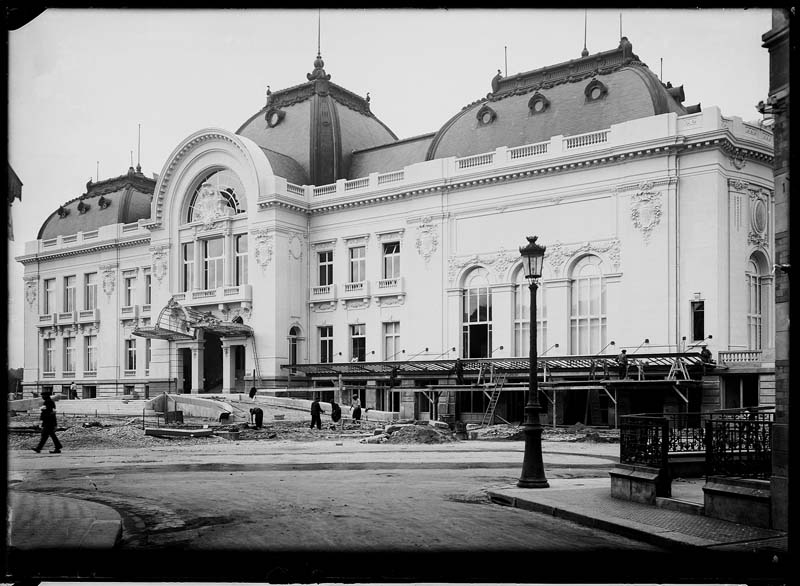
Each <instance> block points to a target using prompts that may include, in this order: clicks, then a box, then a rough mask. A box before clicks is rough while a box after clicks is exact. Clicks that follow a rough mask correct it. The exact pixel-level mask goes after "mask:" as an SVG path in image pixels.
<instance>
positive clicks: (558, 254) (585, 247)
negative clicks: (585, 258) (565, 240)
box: [545, 238, 620, 277]
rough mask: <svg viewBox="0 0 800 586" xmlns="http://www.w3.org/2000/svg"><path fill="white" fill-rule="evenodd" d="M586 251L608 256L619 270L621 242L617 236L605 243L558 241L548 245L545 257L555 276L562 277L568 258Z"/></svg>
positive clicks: (616, 269)
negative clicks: (567, 243) (565, 242)
mask: <svg viewBox="0 0 800 586" xmlns="http://www.w3.org/2000/svg"><path fill="white" fill-rule="evenodd" d="M584 252H585V253H593V254H598V255H605V256H607V257H608V259H609V260H610V261H611V265H612V267H613V270H614V271H618V270H619V264H620V261H619V256H620V255H619V253H620V242H619V240H618V239H616V238H615V239H613V240H609V241H607V242H603V243H598V242H582V243H580V244H569V245H565V244H562V243H561V242H556V243H555V244H551V245H549V246H548V247H547V253H546V254H545V259H546V260H547V262H548V263H549V264H550V267H551V268H552V269H553V276H554V277H560V276H561V271H562V269H563V266H564V264H565V263H566V262H567V260H569V259H570V258H573V257H574V256H575V255H577V254H580V253H584Z"/></svg>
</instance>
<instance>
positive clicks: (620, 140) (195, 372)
mask: <svg viewBox="0 0 800 586" xmlns="http://www.w3.org/2000/svg"><path fill="white" fill-rule="evenodd" d="M323 67H324V63H323V61H322V59H321V58H320V57H319V56H317V59H316V61H315V62H314V70H313V72H312V73H309V74H308V75H307V81H306V82H304V83H302V84H300V85H297V86H294V87H291V88H288V89H285V90H281V91H276V92H272V93H270V92H268V94H267V101H266V105H265V106H264V108H262V109H261V110H260V111H259V112H257V113H255V114H254V115H253V116H252V117H251V118H250V119H248V120H247V121H246V122H245V123H244V124H243V125H242V126H241V127H240V128H239V129H238V130H237V131H236V132H230V131H228V130H222V129H214V128H206V129H201V130H198V131H197V132H195V133H193V134H192V135H191V136H189V137H187V138H186V139H185V140H183V141H182V142H181V143H180V144H178V145H177V146H176V148H175V150H174V151H173V153H172V154H171V155H170V157H169V158H168V159H167V161H166V162H165V163H164V165H163V168H162V170H161V172H160V174H159V175H158V177H157V180H150V179H148V178H146V177H144V175H142V174H141V172H140V170H139V169H137V170H134V169H133V168H131V169H130V170H129V172H128V174H127V175H124V176H121V177H118V178H115V179H110V180H108V181H103V182H99V183H93V184H89V185H88V186H87V192H86V193H85V194H84V195H82V196H80V197H79V198H76V199H73V200H71V201H69V202H67V203H65V204H64V205H63V206H62V207H61V208H59V210H58V211H57V212H56V213H54V214H53V215H51V216H50V217H49V218H48V219H47V221H46V222H45V223H44V225H43V226H42V229H41V231H40V233H39V235H38V238H37V239H36V240H34V241H31V242H29V243H27V245H26V249H25V254H24V255H22V256H20V257H18V260H19V261H20V262H21V263H23V264H24V265H25V291H26V300H27V303H26V306H25V307H26V312H25V326H26V327H25V341H24V343H25V381H24V388H25V389H26V391H27V392H31V391H35V390H41V389H42V388H43V387H46V386H50V387H56V388H57V387H58V386H59V385H69V383H70V382H72V381H73V380H75V381H77V383H78V385H79V387H80V388H81V389H82V390H83V394H84V396H95V395H96V396H98V397H102V396H113V395H118V394H123V393H126V394H129V393H131V392H137V393H144V392H145V391H147V392H148V393H150V394H152V393H154V392H161V391H165V390H172V391H175V390H179V391H181V392H193V393H198V392H204V391H205V392H208V391H214V392H223V393H229V392H241V391H242V390H244V389H246V388H249V387H250V386H251V385H252V384H253V383H252V379H253V377H255V378H256V380H257V381H258V384H259V385H261V386H271V385H273V384H274V383H277V384H280V385H285V384H286V381H287V380H288V379H293V380H294V382H295V383H297V382H298V378H299V379H300V382H302V378H303V372H302V370H303V369H302V368H298V369H295V370H293V369H289V368H285V366H286V365H298V366H302V365H304V364H317V363H331V362H333V363H336V362H345V363H349V362H350V361H351V360H357V361H360V362H380V361H409V360H410V359H421V358H427V359H433V358H448V359H451V360H452V359H453V358H455V357H456V356H461V357H465V358H483V357H494V358H498V357H515V356H519V357H527V356H528V351H529V349H528V336H529V330H528V328H529V327H530V326H529V321H530V318H529V313H528V289H527V286H526V285H525V284H524V283H525V279H524V277H523V275H522V273H521V271H520V258H519V252H518V248H519V246H520V245H524V244H525V237H526V236H528V235H532V234H536V235H538V236H539V243H540V244H543V245H545V246H546V247H547V253H546V257H545V270H544V274H543V278H542V281H541V286H540V288H539V301H538V307H539V311H538V319H537V324H536V327H537V328H538V332H539V336H538V340H539V345H540V348H539V352H540V354H542V353H544V352H547V354H546V356H558V355H594V354H597V353H600V352H612V353H614V354H615V353H616V352H618V351H619V350H620V349H621V348H630V349H632V350H633V349H636V348H637V347H640V348H641V345H642V343H643V340H645V339H648V340H649V344H648V345H647V346H646V348H647V349H649V351H650V352H676V351H680V350H683V349H684V348H685V347H686V346H689V345H691V344H692V343H694V342H701V341H703V340H705V342H706V343H707V344H708V346H709V347H710V349H711V350H712V351H714V353H715V355H716V354H717V353H719V352H723V355H722V356H724V353H725V352H728V353H730V352H740V353H742V354H741V356H740V357H739V358H740V359H741V360H743V361H744V362H745V363H746V364H747V368H746V369H745V371H743V372H744V374H736V372H737V371H736V368H734V367H732V368H731V369H730V370H729V371H728V372H727V374H725V375H724V376H722V392H720V391H718V390H716V391H706V392H708V393H711V394H714V393H716V397H717V399H716V401H717V406H720V407H725V406H738V405H741V404H742V403H743V402H751V403H752V402H753V400H755V401H756V402H758V403H765V402H767V403H768V402H770V396H771V395H770V393H771V392H772V391H771V389H770V384H771V383H770V382H769V381H770V380H771V379H770V376H771V375H770V373H771V372H772V370H770V368H773V369H774V366H772V365H771V361H773V360H774V358H773V356H772V354H771V353H772V351H773V346H774V343H773V340H774V309H773V307H774V303H773V298H774V295H773V294H772V291H771V286H772V273H771V267H772V264H773V256H774V253H773V241H774V238H773V235H774V213H773V193H772V189H773V177H772V167H771V165H772V159H773V146H772V135H771V133H770V132H768V131H767V130H764V129H762V128H760V127H759V126H758V125H754V124H748V123H745V122H743V121H742V120H741V119H739V118H736V117H732V118H727V117H725V116H723V114H722V113H721V112H720V111H719V109H718V108H716V107H704V108H701V107H700V105H699V104H698V105H695V106H688V107H687V106H684V105H683V102H684V92H683V88H682V87H672V86H671V84H666V85H665V84H663V83H662V82H661V81H660V80H659V79H658V77H657V76H656V75H655V74H654V73H653V72H651V71H650V70H649V69H648V68H647V67H646V65H644V64H643V63H642V62H640V61H639V58H638V57H637V56H636V55H635V54H634V53H633V50H632V46H631V44H630V43H629V42H628V40H627V39H625V38H623V39H622V41H621V42H620V45H619V47H618V48H616V49H613V50H610V51H606V52H602V53H597V54H592V55H588V54H585V55H584V56H582V57H580V58H578V59H574V60H571V61H568V62H565V63H560V64H557V65H552V66H548V67H543V68H541V69H536V70H533V71H528V72H525V73H520V74H517V75H513V76H509V77H506V78H501V77H499V75H498V76H497V77H495V79H494V80H492V84H491V85H492V91H491V93H489V94H488V95H487V96H486V97H485V98H481V99H479V100H477V101H475V102H472V103H470V104H468V105H467V106H465V107H464V108H462V109H461V111H459V112H458V113H456V114H455V115H454V116H453V117H452V118H451V119H450V120H448V121H447V122H446V123H445V124H444V125H443V126H442V127H441V128H439V129H438V130H435V131H434V132H431V133H430V134H425V135H422V136H416V137H412V138H407V139H404V140H398V139H397V137H396V136H395V135H394V133H393V132H392V131H391V130H389V128H388V127H387V126H386V125H385V124H383V123H382V122H381V121H380V120H378V119H377V118H376V117H375V115H374V114H373V113H372V112H371V110H370V104H369V100H368V99H364V98H362V97H360V96H358V95H355V94H353V93H351V92H349V91H348V90H346V89H345V88H342V87H340V86H338V85H336V84H335V83H333V82H331V81H330V77H331V76H330V75H328V74H327V73H326V72H325V70H324V69H323ZM409 111H410V112H413V105H410V107H409ZM711 336H713V337H711ZM709 338H710V339H709ZM612 340H613V341H615V346H610V342H611V341H612ZM555 344H558V347H555ZM426 349H427V350H426ZM453 349H455V350H453ZM746 352H751V354H746ZM729 356H731V357H732V358H731V362H735V360H734V359H735V356H733V355H732V354H731V355H729ZM762 366H763V368H762ZM759 374H760V375H762V376H761V378H760V380H757V381H756V386H755V387H753V385H752V384H751V382H748V381H750V379H747V380H745V379H743V378H742V377H743V376H744V377H745V378H746V376H749V375H752V376H756V377H757V378H758V376H759ZM764 375H765V376H764ZM726 376H727V377H729V379H730V380H729V381H728V382H727V383H726V382H725V380H724V379H725V377H726ZM730 377H733V378H730ZM737 377H738V378H737ZM433 378H434V379H435V378H436V377H435V376H433ZM440 378H446V377H444V376H443V377H440ZM740 379H741V380H740ZM426 382H431V381H430V380H428V381H426ZM433 382H436V381H435V380H434V381H433ZM420 384H421V383H420ZM753 388H755V391H753V390H752V389H753ZM753 392H755V393H756V397H755V399H753V398H752V397H751V396H750V395H752V393H753ZM745 395H748V396H747V397H745ZM390 397H391V395H388V394H387V395H381V394H380V393H376V394H374V395H370V396H369V397H368V402H372V404H373V406H374V407H376V408H378V409H385V410H398V408H399V407H398V404H397V398H395V400H394V401H392V400H391V399H390ZM465 397H467V396H466V395H465ZM472 400H473V399H471V398H465V399H463V401H472ZM475 400H478V401H480V397H479V398H478V399H475ZM703 404H704V405H706V404H707V405H713V404H714V399H713V398H712V397H710V396H709V397H704V398H703ZM482 409H483V408H482V407H480V406H470V405H466V404H463V405H461V407H460V411H462V412H471V411H474V412H479V411H481V410H482Z"/></svg>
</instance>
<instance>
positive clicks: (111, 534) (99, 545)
mask: <svg viewBox="0 0 800 586" xmlns="http://www.w3.org/2000/svg"><path fill="white" fill-rule="evenodd" d="M8 509H9V511H8V545H9V547H12V548H16V549H19V550H43V549H59V548H70V549H110V548H113V547H114V546H116V544H117V542H118V541H119V539H120V537H121V536H122V518H121V517H120V516H119V514H118V513H117V512H116V511H115V510H114V509H112V508H111V507H107V506H105V505H101V504H98V503H94V502H91V501H86V500H82V499H75V498H67V497H61V496H52V495H49V494H39V493H30V492H17V491H14V490H9V492H8Z"/></svg>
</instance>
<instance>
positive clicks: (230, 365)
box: [222, 339, 237, 394]
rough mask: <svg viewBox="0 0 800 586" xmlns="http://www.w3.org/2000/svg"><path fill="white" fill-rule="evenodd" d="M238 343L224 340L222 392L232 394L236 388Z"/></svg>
mask: <svg viewBox="0 0 800 586" xmlns="http://www.w3.org/2000/svg"><path fill="white" fill-rule="evenodd" d="M236 346H237V345H236V344H231V342H229V341H228V340H225V339H223V340H222V392H223V393H225V394H231V393H233V392H235V390H236V363H235V359H236Z"/></svg>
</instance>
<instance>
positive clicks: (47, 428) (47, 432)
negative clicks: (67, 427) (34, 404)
mask: <svg viewBox="0 0 800 586" xmlns="http://www.w3.org/2000/svg"><path fill="white" fill-rule="evenodd" d="M42 399H43V400H44V404H43V405H42V412H41V414H40V415H39V419H41V420H42V439H40V440H39V445H38V446H36V447H35V448H33V451H34V452H36V453H37V454H38V453H39V452H41V451H42V448H43V447H44V444H45V443H47V438H48V437H50V438H53V447H54V448H55V449H54V450H50V453H51V454H60V453H61V442H60V441H58V438H57V437H56V427H57V422H56V404H55V403H54V402H53V399H52V398H51V397H50V393H42Z"/></svg>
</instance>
